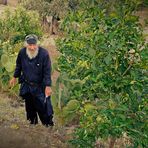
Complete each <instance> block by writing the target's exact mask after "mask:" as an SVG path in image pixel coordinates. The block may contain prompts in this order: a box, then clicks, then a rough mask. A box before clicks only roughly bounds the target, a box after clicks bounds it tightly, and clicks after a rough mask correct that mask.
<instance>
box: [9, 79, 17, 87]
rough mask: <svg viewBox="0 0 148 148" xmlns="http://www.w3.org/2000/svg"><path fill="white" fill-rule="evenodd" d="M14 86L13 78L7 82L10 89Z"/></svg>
mask: <svg viewBox="0 0 148 148" xmlns="http://www.w3.org/2000/svg"><path fill="white" fill-rule="evenodd" d="M15 84H16V78H15V77H13V78H12V79H11V80H10V81H9V85H10V87H13V86H14V85H15Z"/></svg>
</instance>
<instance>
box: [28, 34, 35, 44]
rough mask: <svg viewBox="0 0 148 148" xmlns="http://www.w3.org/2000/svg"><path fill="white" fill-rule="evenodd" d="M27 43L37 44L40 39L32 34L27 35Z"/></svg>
mask: <svg viewBox="0 0 148 148" xmlns="http://www.w3.org/2000/svg"><path fill="white" fill-rule="evenodd" d="M25 41H26V42H27V43H28V44H36V43H37V41H38V37H37V36H36V35H34V34H30V35H27V36H26V37H25Z"/></svg>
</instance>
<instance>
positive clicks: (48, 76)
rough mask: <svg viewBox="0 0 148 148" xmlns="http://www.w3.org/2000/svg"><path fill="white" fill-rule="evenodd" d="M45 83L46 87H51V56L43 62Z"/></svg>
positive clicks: (46, 57) (47, 56)
mask: <svg viewBox="0 0 148 148" xmlns="http://www.w3.org/2000/svg"><path fill="white" fill-rule="evenodd" d="M43 83H44V85H45V86H51V83H52V81H51V60H50V57H49V54H46V56H45V58H44V62H43Z"/></svg>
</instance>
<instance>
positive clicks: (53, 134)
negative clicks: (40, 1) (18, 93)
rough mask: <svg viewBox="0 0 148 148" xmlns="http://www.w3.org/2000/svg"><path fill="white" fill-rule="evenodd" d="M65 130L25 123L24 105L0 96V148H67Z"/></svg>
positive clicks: (2, 95)
mask: <svg viewBox="0 0 148 148" xmlns="http://www.w3.org/2000/svg"><path fill="white" fill-rule="evenodd" d="M69 147H70V146H68V144H67V137H66V134H65V130H64V129H62V128H60V129H58V128H57V127H56V126H55V127H54V128H51V127H49V128H46V127H44V126H42V125H41V123H39V124H38V125H37V126H30V125H29V123H28V122H27V121H26V117H25V110H24V103H23V101H18V100H16V99H15V98H13V99H12V98H11V99H10V98H9V97H7V96H6V95H4V94H0V148H69Z"/></svg>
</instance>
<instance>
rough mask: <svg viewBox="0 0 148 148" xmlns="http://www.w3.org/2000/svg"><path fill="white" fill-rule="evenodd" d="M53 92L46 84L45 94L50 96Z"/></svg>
mask: <svg viewBox="0 0 148 148" xmlns="http://www.w3.org/2000/svg"><path fill="white" fill-rule="evenodd" d="M51 94H52V89H51V87H50V86H46V88H45V96H46V97H48V96H51Z"/></svg>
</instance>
